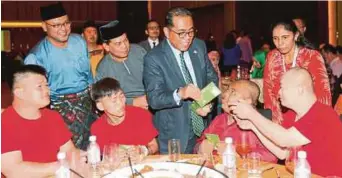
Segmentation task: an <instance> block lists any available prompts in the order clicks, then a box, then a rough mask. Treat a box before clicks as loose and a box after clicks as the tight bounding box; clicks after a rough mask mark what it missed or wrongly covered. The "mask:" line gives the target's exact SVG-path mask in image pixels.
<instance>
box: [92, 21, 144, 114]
mask: <svg viewBox="0 0 342 178" xmlns="http://www.w3.org/2000/svg"><path fill="white" fill-rule="evenodd" d="M100 33H101V38H102V40H103V44H102V45H103V47H104V49H105V50H106V52H107V53H108V54H107V55H105V56H104V58H103V59H102V60H101V62H100V63H99V65H98V67H97V70H96V76H95V80H96V81H99V80H101V79H103V78H106V77H111V78H115V79H116V80H118V81H119V82H120V85H121V88H122V90H123V92H124V93H125V96H126V98H127V99H126V104H128V105H133V106H137V107H141V108H144V109H148V104H147V100H146V95H145V89H144V85H143V81H142V75H143V66H144V56H145V54H146V50H145V49H144V48H142V47H141V46H139V45H137V44H130V43H129V40H128V37H127V34H126V32H125V29H124V27H123V25H122V23H121V22H119V21H118V20H115V21H111V22H109V23H108V24H106V25H103V26H101V27H100Z"/></svg>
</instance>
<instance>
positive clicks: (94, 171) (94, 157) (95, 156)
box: [87, 135, 101, 178]
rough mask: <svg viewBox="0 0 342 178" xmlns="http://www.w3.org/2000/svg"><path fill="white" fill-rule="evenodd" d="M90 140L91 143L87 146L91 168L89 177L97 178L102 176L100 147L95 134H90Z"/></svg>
mask: <svg viewBox="0 0 342 178" xmlns="http://www.w3.org/2000/svg"><path fill="white" fill-rule="evenodd" d="M89 141H90V143H89V145H88V148H87V157H88V164H89V168H90V170H89V175H88V177H91V178H97V177H100V167H99V164H100V162H101V158H100V157H101V153H100V147H99V145H98V144H97V143H96V136H95V135H92V136H90V137H89Z"/></svg>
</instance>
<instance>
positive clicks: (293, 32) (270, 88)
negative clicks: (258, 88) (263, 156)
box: [263, 20, 331, 123]
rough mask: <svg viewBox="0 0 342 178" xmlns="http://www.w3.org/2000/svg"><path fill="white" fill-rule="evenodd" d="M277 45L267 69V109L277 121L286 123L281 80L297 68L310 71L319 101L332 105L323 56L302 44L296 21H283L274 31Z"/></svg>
mask: <svg viewBox="0 0 342 178" xmlns="http://www.w3.org/2000/svg"><path fill="white" fill-rule="evenodd" d="M272 35H273V43H274V45H275V46H276V49H274V50H272V51H270V52H269V53H268V55H267V58H266V66H265V69H264V82H263V83H264V89H263V90H264V102H265V108H267V109H271V110H272V114H273V118H272V119H273V121H274V122H277V123H281V122H282V112H281V107H280V102H279V100H278V99H279V95H278V92H279V89H280V79H281V77H282V76H283V74H284V73H285V72H286V71H287V70H289V69H290V68H293V67H302V68H305V69H307V70H308V71H309V72H310V74H311V76H312V78H313V81H314V90H315V94H316V95H317V99H318V101H320V102H321V103H323V104H326V105H331V94H330V86H329V80H328V75H327V70H326V68H325V65H324V61H323V58H322V56H321V54H320V53H319V52H318V51H316V50H313V49H310V48H308V46H307V45H306V44H305V42H304V43H303V42H302V41H298V39H303V38H299V37H300V33H299V32H298V30H297V28H296V26H295V24H294V23H293V22H292V20H289V21H280V22H277V23H275V24H274V25H273V27H272Z"/></svg>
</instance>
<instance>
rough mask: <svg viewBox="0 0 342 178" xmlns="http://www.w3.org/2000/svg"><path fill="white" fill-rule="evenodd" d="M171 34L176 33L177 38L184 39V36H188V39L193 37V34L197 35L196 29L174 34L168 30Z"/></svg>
mask: <svg viewBox="0 0 342 178" xmlns="http://www.w3.org/2000/svg"><path fill="white" fill-rule="evenodd" d="M169 29H170V30H171V31H172V32H173V33H176V34H177V35H178V36H179V38H185V36H186V35H188V36H189V37H193V36H195V34H196V33H197V30H196V29H192V30H190V31H188V32H176V31H174V30H172V29H171V28H169Z"/></svg>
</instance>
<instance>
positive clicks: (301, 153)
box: [298, 151, 306, 158]
mask: <svg viewBox="0 0 342 178" xmlns="http://www.w3.org/2000/svg"><path fill="white" fill-rule="evenodd" d="M298 158H306V152H305V151H298Z"/></svg>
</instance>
